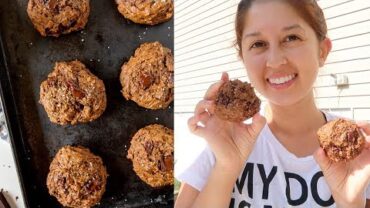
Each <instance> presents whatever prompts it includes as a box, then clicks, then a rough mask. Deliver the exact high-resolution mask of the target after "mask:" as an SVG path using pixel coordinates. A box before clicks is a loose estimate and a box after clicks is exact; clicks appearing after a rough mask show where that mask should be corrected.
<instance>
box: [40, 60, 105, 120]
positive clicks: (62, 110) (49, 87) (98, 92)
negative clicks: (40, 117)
mask: <svg viewBox="0 0 370 208" xmlns="http://www.w3.org/2000/svg"><path fill="white" fill-rule="evenodd" d="M40 103H41V104H42V105H43V106H44V108H45V111H46V113H47V114H48V116H49V118H50V121H51V122H53V123H57V124H61V125H65V124H72V125H73V124H76V123H79V122H80V123H84V122H89V121H92V120H95V119H97V118H98V117H99V116H100V115H101V114H102V113H103V112H104V110H105V107H106V104H107V98H106V94H105V87H104V83H103V81H102V80H100V79H99V78H98V77H96V76H95V75H94V74H92V73H91V72H90V71H89V70H88V69H87V68H86V67H85V65H84V64H82V63H81V62H79V61H71V62H57V63H56V64H55V67H54V71H53V72H52V73H50V74H49V75H48V78H47V79H46V80H45V81H43V82H42V83H41V87H40Z"/></svg>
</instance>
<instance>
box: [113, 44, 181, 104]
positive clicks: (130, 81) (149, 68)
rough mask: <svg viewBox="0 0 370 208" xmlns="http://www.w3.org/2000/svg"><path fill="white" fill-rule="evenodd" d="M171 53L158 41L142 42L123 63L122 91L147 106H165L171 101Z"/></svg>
mask: <svg viewBox="0 0 370 208" xmlns="http://www.w3.org/2000/svg"><path fill="white" fill-rule="evenodd" d="M173 76H174V74H173V56H172V53H171V51H170V49H168V48H166V47H163V46H162V45H161V44H160V43H159V42H152V43H143V44H141V45H140V47H139V48H137V49H136V51H135V55H134V56H132V57H131V58H130V60H129V61H128V62H126V63H124V64H123V66H122V71H121V75H120V82H121V84H122V94H123V96H124V97H125V98H126V99H127V100H133V101H134V102H136V103H137V104H138V105H140V106H141V107H144V108H148V109H164V108H166V107H167V106H168V105H169V104H170V103H171V102H172V101H173V88H174V80H173V79H174V77H173Z"/></svg>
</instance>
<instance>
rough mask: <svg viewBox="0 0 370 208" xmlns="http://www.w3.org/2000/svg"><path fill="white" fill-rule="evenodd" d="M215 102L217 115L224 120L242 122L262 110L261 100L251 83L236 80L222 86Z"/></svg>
mask: <svg viewBox="0 0 370 208" xmlns="http://www.w3.org/2000/svg"><path fill="white" fill-rule="evenodd" d="M215 104H216V108H215V114H216V116H218V117H219V118H221V119H223V120H228V121H232V122H241V121H244V120H245V119H248V118H251V117H252V116H253V115H254V114H256V113H257V112H259V111H260V104H261V101H260V99H258V97H257V96H256V94H255V93H254V90H253V87H252V86H251V85H250V84H249V83H247V82H244V83H243V82H242V81H240V80H234V81H228V82H226V83H224V84H223V85H222V86H221V87H220V89H219V90H218V93H217V98H216V101H215Z"/></svg>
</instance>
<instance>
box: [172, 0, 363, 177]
mask: <svg viewBox="0 0 370 208" xmlns="http://www.w3.org/2000/svg"><path fill="white" fill-rule="evenodd" d="M238 3H239V0H202V1H198V0H187V1H183V0H175V12H176V15H175V159H176V161H177V163H176V168H175V171H181V169H182V168H184V167H186V166H187V164H188V162H189V161H191V160H192V159H193V158H194V157H195V156H197V154H198V153H199V151H201V150H202V148H203V145H204V142H203V140H202V139H200V138H196V137H195V136H194V135H192V134H191V133H189V132H188V129H187V124H186V122H187V119H188V118H189V117H190V116H191V115H192V112H193V110H194V107H195V105H196V103H197V102H198V101H199V100H200V99H201V98H202V97H203V95H204V93H205V91H206V89H207V88H208V87H209V85H210V84H212V83H214V82H216V81H217V80H219V79H220V77H221V72H223V71H227V72H229V75H230V78H231V79H234V78H238V79H241V80H243V81H247V80H248V78H247V77H246V71H245V69H244V67H243V65H242V63H241V62H240V61H239V60H238V57H237V53H236V50H235V48H234V47H233V42H234V39H235V35H234V18H235V12H236V8H237V4H238ZM318 3H319V5H320V6H321V8H322V9H323V11H324V13H325V17H326V19H327V24H328V29H329V37H330V38H331V40H332V42H333V49H332V52H331V53H330V55H329V57H328V60H327V63H326V65H325V66H324V67H323V68H322V69H321V70H320V73H319V76H318V79H317V82H316V84H315V97H316V101H317V105H318V106H319V107H320V108H321V109H324V110H328V111H332V112H334V113H336V114H339V115H341V116H345V117H347V118H351V119H354V120H370V0H335V1H333V0H318ZM347 81H348V82H347ZM261 98H262V97H261ZM262 100H264V99H263V98H262ZM178 161H180V162H178Z"/></svg>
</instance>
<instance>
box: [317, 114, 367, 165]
mask: <svg viewBox="0 0 370 208" xmlns="http://www.w3.org/2000/svg"><path fill="white" fill-rule="evenodd" d="M317 135H318V138H319V142H320V146H321V147H322V148H323V149H324V151H325V153H326V155H327V156H328V158H329V159H330V160H332V161H333V162H340V161H348V160H352V159H354V158H355V157H357V156H358V155H359V154H360V153H361V151H362V150H363V149H364V146H365V137H364V136H363V134H362V132H361V131H360V129H359V128H358V127H357V125H356V124H355V123H354V122H352V121H349V120H346V119H342V118H338V119H335V120H333V121H330V122H328V123H327V124H325V125H324V126H322V127H321V128H320V129H319V130H318V131H317Z"/></svg>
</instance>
